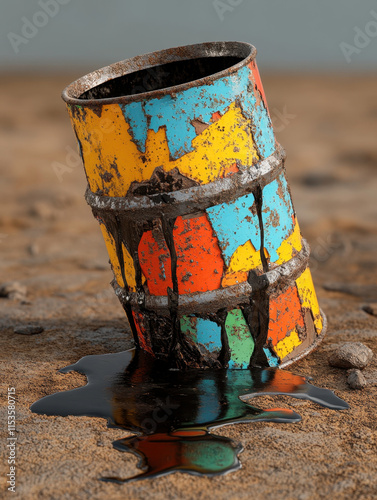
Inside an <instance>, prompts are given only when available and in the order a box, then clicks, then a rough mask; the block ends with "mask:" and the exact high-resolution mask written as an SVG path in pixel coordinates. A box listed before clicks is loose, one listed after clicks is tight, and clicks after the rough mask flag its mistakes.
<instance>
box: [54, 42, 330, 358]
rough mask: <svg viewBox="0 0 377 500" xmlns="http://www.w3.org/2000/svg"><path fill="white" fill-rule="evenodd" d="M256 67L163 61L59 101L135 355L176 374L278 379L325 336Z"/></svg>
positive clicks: (236, 49) (103, 77) (129, 67)
mask: <svg viewBox="0 0 377 500" xmlns="http://www.w3.org/2000/svg"><path fill="white" fill-rule="evenodd" d="M255 55H256V50H255V48H254V47H253V46H252V45H249V44H247V43H240V42H215V43H203V44H198V45H191V46H186V47H179V48H174V49H169V50H163V51H159V52H154V53H151V54H147V55H144V56H139V57H134V58H132V59H128V60H125V61H122V62H119V63H116V64H113V65H111V66H108V67H106V68H102V69H100V70H98V71H95V72H93V73H91V74H89V75H86V76H84V77H83V78H80V79H79V80H77V81H76V82H74V83H72V84H71V85H69V86H68V87H67V88H66V89H65V90H64V92H63V98H64V100H65V101H66V103H67V106H68V111H69V114H70V117H71V120H72V125H73V128H74V130H75V133H76V137H77V140H78V143H79V148H80V152H81V156H82V160H83V163H84V167H85V172H86V176H87V179H88V189H87V193H86V199H87V202H88V203H89V205H90V206H91V207H92V210H93V213H94V215H95V217H96V218H97V219H98V221H99V223H100V227H101V230H102V233H103V237H104V239H105V242H106V246H107V249H108V253H109V256H110V261H111V265H112V269H113V271H114V281H113V286H114V289H115V292H116V294H117V296H118V297H119V300H120V302H121V303H122V305H123V307H124V309H125V311H126V313H127V317H128V320H129V323H130V325H131V329H132V332H133V335H134V339H135V342H136V345H137V346H139V347H140V348H142V349H145V350H146V351H148V352H150V353H152V354H153V355H155V356H157V357H162V358H168V359H169V360H170V361H171V363H172V364H173V365H176V366H178V367H182V366H191V367H227V366H228V367H230V368H247V367H248V366H255V365H259V366H286V365H288V364H290V363H291V362H293V361H295V360H297V359H299V358H301V357H302V356H304V355H305V354H307V353H308V352H309V351H310V350H311V349H313V348H314V347H315V346H316V344H317V343H318V342H319V340H320V339H321V338H322V336H323V335H324V332H325V317H324V316H323V314H321V311H320V309H319V306H318V302H317V298H316V294H315V291H314V287H313V282H312V278H311V275H310V271H309V268H308V259H309V248H308V245H307V243H306V241H305V240H304V239H303V238H302V237H301V233H300V229H299V225H298V222H297V218H296V214H295V211H294V208H293V204H292V200H291V195H290V191H289V187H288V184H287V180H286V175H285V170H284V159H285V155H284V151H283V150H282V148H281V147H280V146H279V145H278V144H277V143H276V141H275V138H274V133H273V129H272V125H271V119H270V116H269V112H268V107H267V102H266V98H265V94H264V91H263V87H262V83H261V79H260V76H259V73H258V69H257V65H256V62H255Z"/></svg>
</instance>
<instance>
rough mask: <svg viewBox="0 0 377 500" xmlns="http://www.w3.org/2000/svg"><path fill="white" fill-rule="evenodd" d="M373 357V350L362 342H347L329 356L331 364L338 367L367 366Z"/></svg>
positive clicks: (360, 367) (359, 367)
mask: <svg viewBox="0 0 377 500" xmlns="http://www.w3.org/2000/svg"><path fill="white" fill-rule="evenodd" d="M372 358H373V351H372V350H371V349H369V347H367V346H366V345H364V344H362V343H361V342H346V343H344V344H343V345H341V346H339V347H337V348H336V349H335V350H334V351H333V352H332V353H331V355H330V357H329V365H331V366H335V367H337V368H346V369H349V368H358V369H360V370H362V369H363V368H365V367H366V366H367V365H368V364H369V363H370V361H371V360H372Z"/></svg>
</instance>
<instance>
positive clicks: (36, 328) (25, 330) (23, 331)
mask: <svg viewBox="0 0 377 500" xmlns="http://www.w3.org/2000/svg"><path fill="white" fill-rule="evenodd" d="M44 330H45V329H44V328H43V326H40V325H22V326H16V327H15V328H14V330H13V331H14V333H18V334H19V335H37V334H38V333H42V332H44Z"/></svg>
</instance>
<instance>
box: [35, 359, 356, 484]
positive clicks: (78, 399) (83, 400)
mask: <svg viewBox="0 0 377 500" xmlns="http://www.w3.org/2000/svg"><path fill="white" fill-rule="evenodd" d="M60 371H61V372H62V373H68V372H70V371H77V372H79V373H82V374H84V375H86V376H87V378H88V384H87V385H86V386H84V387H80V388H77V389H73V390H70V391H66V392H61V393H57V394H53V395H51V396H46V397H44V398H43V399H40V400H39V401H37V402H36V403H34V404H33V405H32V407H31V410H32V411H33V412H35V413H40V414H46V415H61V416H67V415H77V416H80V415H83V416H91V417H102V418H106V419H107V421H108V424H109V427H116V428H121V429H125V430H127V431H132V432H134V433H135V435H134V436H131V437H126V438H124V439H120V440H117V441H115V442H114V443H113V446H114V448H115V449H117V450H119V451H125V452H131V453H134V454H135V455H137V456H138V457H139V459H140V461H139V464H138V467H139V468H140V469H141V470H142V472H141V474H139V475H136V476H133V477H129V478H118V477H106V478H101V479H102V480H104V481H114V482H121V483H122V482H129V481H135V480H139V479H144V478H147V477H149V478H151V477H157V476H161V475H165V474H169V473H171V472H176V471H181V472H188V473H190V474H206V475H210V476H212V475H216V474H224V473H226V472H229V471H232V470H236V469H239V468H240V467H241V464H240V461H239V458H238V455H239V453H240V452H241V451H242V446H241V445H240V444H237V443H235V442H234V441H232V440H231V439H228V438H225V437H222V436H218V435H216V434H213V433H210V432H209V430H210V429H214V428H216V427H221V426H224V425H229V424H235V423H238V422H261V421H264V422H298V421H300V419H301V417H300V416H299V415H298V414H297V413H295V412H294V411H292V410H288V409H279V408H274V409H269V410H263V409H260V408H257V407H254V406H251V405H250V404H248V403H246V402H245V401H243V400H247V399H250V398H252V397H254V396H258V395H289V396H292V397H294V398H299V399H307V400H310V401H314V402H315V403H318V404H319V405H322V406H324V407H326V408H330V409H334V410H343V409H346V408H348V405H347V403H345V402H344V401H343V400H341V399H339V398H338V397H337V396H335V394H334V393H333V392H332V391H329V390H327V389H321V388H318V387H315V386H314V385H311V384H309V383H308V382H307V381H306V379H305V378H303V377H301V376H298V375H294V374H293V373H290V372H287V371H283V370H278V369H271V368H268V369H255V368H253V369H252V370H208V369H207V370H191V371H190V370H189V371H180V370H171V369H168V368H167V366H166V365H164V363H163V362H161V361H158V360H156V359H155V358H154V357H152V356H151V355H149V354H148V353H146V352H144V351H140V350H134V349H132V350H129V351H125V352H120V353H117V354H104V355H98V356H85V357H84V358H82V359H80V360H79V361H78V362H77V363H75V364H73V365H71V366H67V367H66V368H63V369H62V370H60Z"/></svg>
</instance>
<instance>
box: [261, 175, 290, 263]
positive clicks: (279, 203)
mask: <svg viewBox="0 0 377 500" xmlns="http://www.w3.org/2000/svg"><path fill="white" fill-rule="evenodd" d="M279 195H280V196H279ZM262 196H263V207H262V220H263V228H264V246H265V248H266V249H267V251H268V253H269V255H270V261H271V262H276V261H277V260H278V259H279V255H278V253H277V250H278V248H279V247H280V245H281V244H282V243H283V241H284V240H286V239H287V238H288V236H289V235H290V234H292V232H293V230H294V223H293V218H292V216H293V206H292V202H291V197H290V194H289V190H288V184H287V181H286V180H285V176H284V174H281V175H280V176H279V177H278V178H277V179H276V180H274V181H272V182H270V184H267V186H265V188H264V189H263V193H262Z"/></svg>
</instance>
